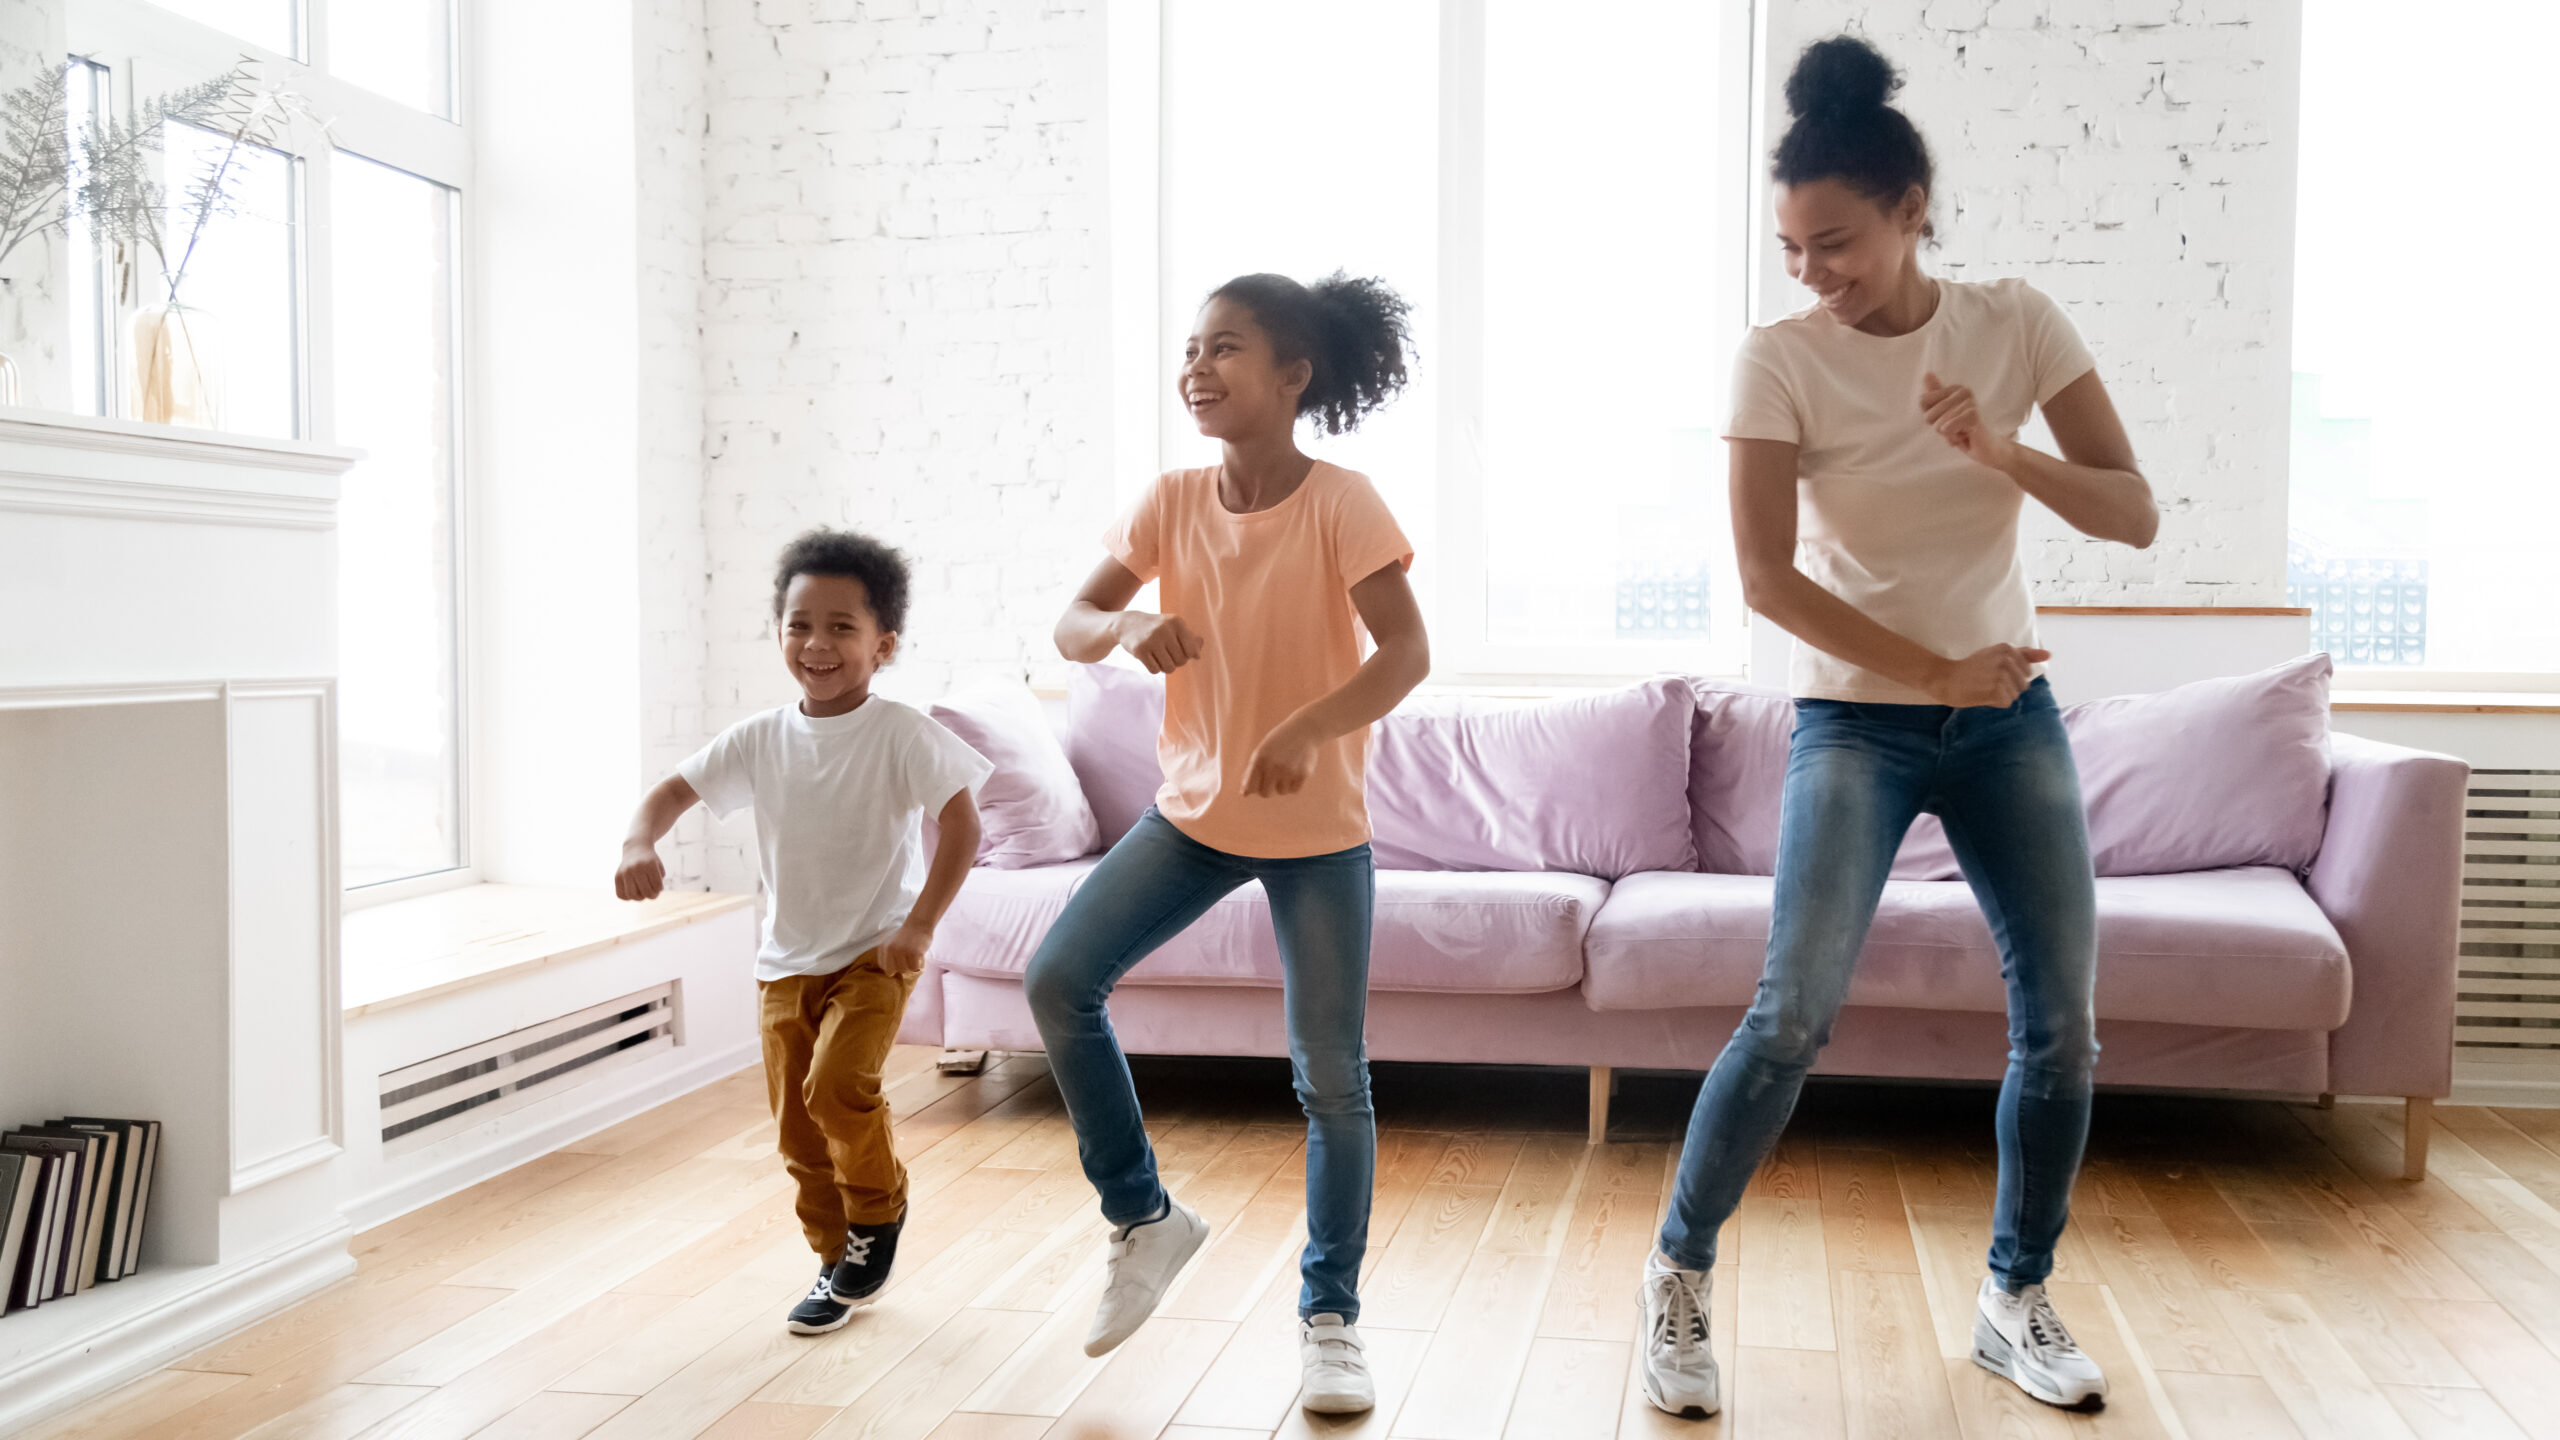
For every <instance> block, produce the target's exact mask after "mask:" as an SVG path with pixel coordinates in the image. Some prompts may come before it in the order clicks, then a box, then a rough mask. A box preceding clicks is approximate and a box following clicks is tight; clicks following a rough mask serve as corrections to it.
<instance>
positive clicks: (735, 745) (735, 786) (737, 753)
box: [676, 720, 756, 818]
mask: <svg viewBox="0 0 2560 1440" xmlns="http://www.w3.org/2000/svg"><path fill="white" fill-rule="evenodd" d="M754 723H755V722H754V721H752V720H741V721H739V722H738V723H737V724H735V725H732V726H730V727H729V728H728V729H726V730H723V731H721V732H720V733H719V734H718V735H717V736H715V737H713V739H712V741H711V743H710V744H708V745H705V746H703V747H702V748H701V749H699V750H696V751H695V752H693V754H691V755H690V756H687V757H686V758H685V761H684V763H683V764H681V765H678V766H677V767H676V773H677V774H678V775H681V776H683V777H684V783H686V784H687V785H690V786H692V787H693V793H694V794H696V795H699V796H701V797H702V807H703V808H704V809H706V810H708V811H710V812H711V813H712V814H713V815H715V816H719V817H722V818H726V817H728V816H730V815H734V814H736V813H737V812H739V811H740V810H744V809H746V808H747V807H748V806H749V805H752V804H754V803H755V798H756V790H755V772H754V769H753V767H752V766H751V765H750V764H749V761H750V759H751V758H752V757H751V756H750V754H749V752H750V751H751V750H752V749H753V747H754V744H755V736H754V733H753V731H752V730H751V729H750V728H749V727H751V726H752V725H754Z"/></svg>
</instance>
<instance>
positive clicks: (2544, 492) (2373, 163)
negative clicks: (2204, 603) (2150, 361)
mask: <svg viewBox="0 0 2560 1440" xmlns="http://www.w3.org/2000/svg"><path fill="white" fill-rule="evenodd" d="M2302 26H2303V52H2302V160H2301V171H2300V190H2299V201H2298V204H2299V207H2300V208H2299V211H2298V214H2297V218H2296V225H2295V235H2296V240H2295V275H2294V333H2293V356H2294V359H2293V365H2294V377H2293V466H2292V502H2293V506H2292V516H2291V522H2292V531H2293V534H2292V544H2291V546H2290V547H2289V549H2290V554H2289V556H2288V560H2289V562H2290V563H2289V566H2288V569H2289V578H2290V580H2291V582H2292V590H2293V596H2294V603H2295V604H2297V605H2310V606H2312V607H2314V614H2313V620H2312V625H2313V632H2312V633H2313V643H2314V644H2316V645H2319V646H2321V647H2323V648H2325V649H2327V650H2329V651H2330V652H2331V653H2332V654H2334V655H2335V656H2337V658H2338V661H2339V663H2340V664H2342V665H2400V666H2426V667H2429V668H2434V669H2443V670H2466V671H2560V605H2554V604H2553V603H2552V600H2551V591H2550V583H2549V576H2550V574H2551V550H2552V545H2553V543H2554V541H2555V540H2560V486H2554V485H2553V484H2552V483H2551V466H2550V463H2549V461H2548V460H2547V459H2546V458H2545V455H2544V451H2543V447H2542V446H2541V445H2540V443H2539V442H2538V441H2537V440H2536V439H2534V438H2533V437H2532V436H2531V435H2530V434H2529V433H2528V432H2529V429H2530V424H2531V422H2530V417H2531V416H2533V415H2536V414H2539V413H2542V412H2543V411H2544V410H2545V409H2547V408H2548V405H2549V396H2550V394H2551V392H2552V390H2553V389H2554V388H2555V385H2560V360H2555V359H2554V357H2553V354H2552V351H2551V348H2550V346H2549V344H2548V343H2547V341H2546V340H2545V339H2544V338H2543V337H2544V335H2545V333H2546V332H2547V331H2548V330H2549V329H2550V328H2551V327H2552V326H2553V325H2554V324H2555V323H2560V295H2555V294H2554V293H2553V292H2552V291H2551V289H2550V288H2549V287H2547V286H2536V285H2530V284H2526V285H2508V286H2503V287H2500V288H2499V290H2498V292H2497V298H2496V299H2495V300H2494V301H2490V302H2487V303H2480V302H2476V301H2465V300H2463V299H2459V298H2457V297H2455V296H2454V295H2453V294H2452V293H2451V292H2450V291H2449V290H2448V288H2447V286H2446V282H2445V277H2444V275H2443V273H2442V270H2441V267H2436V266H2430V265H2425V264H2419V263H2413V257H2419V256H2425V255H2428V254H2431V253H2433V252H2435V251H2438V250H2441V249H2443V248H2444V244H2445V240H2444V237H2443V236H2442V234H2441V233H2439V232H2440V231H2441V230H2442V225H2443V222H2442V219H2441V217H2440V216H2439V215H2438V214H2437V213H2436V212H2437V211H2438V210H2439V209H2440V208H2441V207H2440V206H2438V205H2430V204H2427V203H2423V202H2418V203H2403V202H2402V201H2394V200H2392V199H2390V198H2389V197H2392V196H2400V197H2404V200H2409V201H2416V197H2426V196H2449V195H2482V194H2508V193H2514V192H2515V191H2516V184H2517V175H2516V170H2515V163H2516V155H2517V151H2516V149H2515V147H2514V146H2512V145H2505V144H2500V143H2497V142H2496V140H2495V138H2494V137H2502V136H2524V135H2535V134H2540V133H2541V132H2542V131H2543V129H2544V128H2545V115H2544V110H2545V108H2546V101H2545V99H2544V95H2545V90H2544V84H2545V81H2544V77H2543V74H2542V67H2541V64H2540V59H2541V57H2542V55H2543V54H2545V53H2546V51H2547V49H2548V47H2550V46H2551V45H2553V44H2555V43H2560V8H2554V7H2552V6H2549V5H2545V4H2539V3H2526V0H2503V3H2493V4H2486V5H2480V6H2474V7H2471V8H2469V9H2468V10H2466V11H2465V12H2464V15H2463V21H2462V23H2461V24H2459V25H2423V24H2422V25H2412V24H2409V23H2408V12H2407V10H2406V7H2404V6H2397V5H2391V4H2386V3H2383V0H2322V3H2320V4H2317V5H2306V6H2304V7H2303V13H2302ZM2482 35H2494V36H2496V37H2497V40H2496V43H2495V44H2491V45H2482V44H2480V43H2479V41H2478V37H2480V36H2482ZM2384 74H2387V75H2390V76H2391V77H2392V86H2393V93H2392V97H2391V103H2389V104H2387V105H2384V104H2377V103H2375V95H2374V91H2373V77H2374V76H2376V75H2384ZM2530 188H2531V187H2530V186H2528V187H2527V189H2530ZM2529 208H2530V206H2529Z"/></svg>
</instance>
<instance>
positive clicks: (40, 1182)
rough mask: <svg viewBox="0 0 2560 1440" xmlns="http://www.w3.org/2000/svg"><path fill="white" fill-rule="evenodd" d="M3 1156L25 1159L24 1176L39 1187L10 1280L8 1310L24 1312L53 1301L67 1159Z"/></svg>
mask: <svg viewBox="0 0 2560 1440" xmlns="http://www.w3.org/2000/svg"><path fill="white" fill-rule="evenodd" d="M0 1154H14V1155H17V1156H18V1157H19V1158H21V1159H23V1160H25V1161H26V1162H27V1168H26V1169H25V1170H24V1171H22V1172H21V1173H22V1174H25V1175H28V1176H32V1177H33V1183H34V1187H35V1193H34V1195H33V1197H32V1198H31V1199H30V1201H29V1204H28V1207H27V1229H26V1234H25V1236H24V1239H23V1243H22V1244H21V1246H20V1248H19V1251H18V1268H17V1270H16V1271H15V1272H14V1273H13V1274H12V1275H11V1276H10V1278H9V1306H8V1308H10V1309H12V1310H24V1309H26V1308H27V1307H28V1306H30V1305H41V1304H43V1303H44V1302H45V1301H47V1300H50V1299H52V1298H53V1287H54V1281H55V1278H56V1277H57V1275H58V1274H59V1273H60V1265H61V1257H62V1246H61V1245H60V1243H59V1242H58V1234H59V1226H60V1223H61V1217H62V1170H63V1158H62V1156H61V1155H59V1154H56V1153H54V1152H51V1151H41V1152H29V1151H22V1150H21V1151H11V1150H0Z"/></svg>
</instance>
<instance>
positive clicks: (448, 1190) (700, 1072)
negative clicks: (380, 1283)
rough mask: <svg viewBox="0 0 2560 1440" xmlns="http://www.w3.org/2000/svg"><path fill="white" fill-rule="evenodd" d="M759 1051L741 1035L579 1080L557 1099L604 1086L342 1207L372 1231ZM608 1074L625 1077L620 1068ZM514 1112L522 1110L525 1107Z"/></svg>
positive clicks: (701, 1082) (682, 1091) (752, 1059)
mask: <svg viewBox="0 0 2560 1440" xmlns="http://www.w3.org/2000/svg"><path fill="white" fill-rule="evenodd" d="M676 1053H678V1054H682V1053H683V1052H682V1051H681V1050H680V1051H677V1052H676ZM760 1054H761V1052H760V1049H759V1042H757V1041H753V1040H749V1041H742V1042H740V1043H739V1044H736V1045H731V1046H728V1047H726V1048H724V1049H719V1050H714V1051H711V1052H709V1053H707V1054H704V1055H701V1056H698V1057H695V1058H694V1059H692V1060H689V1061H687V1062H685V1063H684V1064H682V1065H671V1066H669V1067H667V1068H666V1069H665V1070H662V1071H660V1072H659V1073H658V1074H657V1075H655V1076H653V1077H651V1078H649V1079H648V1080H646V1081H644V1082H642V1083H640V1084H636V1085H594V1086H581V1087H579V1088H578V1089H576V1090H571V1091H568V1092H566V1093H564V1094H562V1095H560V1096H558V1097H557V1099H558V1100H559V1101H562V1102H569V1101H575V1100H578V1099H580V1098H581V1097H582V1096H583V1095H584V1094H585V1092H586V1091H589V1090H594V1091H598V1092H601V1093H598V1094H596V1095H595V1096H593V1097H592V1098H591V1099H590V1101H589V1103H587V1104H584V1105H580V1106H578V1107H577V1108H575V1109H571V1110H566V1111H564V1112H563V1113H561V1114H558V1115H555V1116H553V1117H552V1118H550V1119H548V1120H545V1121H543V1122H542V1123H540V1124H538V1125H535V1126H532V1127H531V1128H528V1129H524V1130H518V1131H515V1132H513V1133H511V1134H508V1135H506V1136H505V1137H503V1138H501V1139H498V1140H495V1141H492V1142H490V1143H489V1144H487V1145H485V1146H483V1147H480V1148H477V1149H466V1150H465V1151H464V1152H463V1153H461V1154H458V1155H455V1156H453V1157H452V1158H451V1159H449V1160H446V1161H444V1162H442V1163H441V1164H438V1165H436V1166H435V1167H434V1168H432V1169H428V1170H423V1171H420V1172H418V1173H417V1174H414V1175H410V1176H407V1177H405V1178H403V1179H400V1180H396V1181H394V1182H392V1183H391V1184H389V1185H385V1186H382V1187H381V1188H379V1189H376V1190H371V1191H368V1192H366V1193H365V1194H363V1195H359V1196H355V1197H354V1198H352V1199H350V1200H348V1201H346V1202H345V1203H344V1204H343V1205H341V1206H340V1207H339V1213H340V1214H341V1215H343V1216H344V1217H345V1218H346V1221H347V1223H348V1224H349V1225H350V1226H352V1227H353V1228H355V1229H357V1230H370V1229H372V1228H373V1227H374V1226H376V1225H379V1224H381V1223H382V1222H384V1221H385V1220H392V1219H397V1218H398V1217H400V1216H402V1215H406V1214H408V1213H409V1212H410V1211H412V1210H415V1209H417V1208H418V1207H419V1206H421V1205H432V1204H434V1203H435V1202H436V1201H438V1200H441V1199H443V1198H445V1197H446V1196H448V1195H452V1194H456V1193H458V1192H460V1191H464V1190H468V1189H470V1188H471V1187H472V1186H474V1185H477V1184H479V1183H480V1182H481V1181H483V1180H487V1179H489V1178H491V1177H492V1176H496V1175H503V1174H505V1173H506V1172H507V1171H509V1170H513V1169H514V1168H516V1167H517V1166H518V1165H522V1164H523V1163H525V1162H526V1161H528V1160H535V1159H539V1158H541V1157H542V1156H545V1155H548V1154H550V1153H551V1152H552V1151H554V1150H558V1149H560V1148H561V1147H563V1146H566V1145H573V1144H575V1143H577V1142H578V1141H580V1140H583V1139H585V1138H587V1137H588V1136H590V1135H593V1134H595V1133H596V1132H597V1131H599V1130H602V1129H605V1128H607V1127H609V1126H613V1125H619V1124H621V1123H622V1122H623V1121H625V1120H628V1119H630V1118H631V1117H632V1116H634V1115H637V1114H639V1113H640V1112H641V1111H643V1110H648V1109H651V1108H653V1107H655V1106H659V1105H663V1104H665V1103H666V1102H667V1101H669V1100H673V1099H675V1098H676V1097H677V1096H679V1095H687V1094H691V1093H692V1092H694V1091H696V1090H699V1089H701V1088H702V1087H703V1086H705V1085H708V1084H710V1083H711V1082H713V1081H715V1080H719V1079H723V1078H725V1077H727V1076H730V1075H734V1074H736V1073H737V1072H738V1071H739V1070H742V1069H744V1068H746V1067H747V1066H749V1065H752V1064H754V1063H756V1061H757V1059H758V1058H759V1056H760ZM607 1078H612V1079H624V1078H626V1077H625V1076H622V1075H616V1076H612V1077H607ZM515 1113H516V1114H518V1115H521V1114H523V1113H524V1112H523V1111H517V1112H515ZM454 1139H456V1140H457V1141H460V1140H466V1139H467V1137H466V1136H455V1137H454Z"/></svg>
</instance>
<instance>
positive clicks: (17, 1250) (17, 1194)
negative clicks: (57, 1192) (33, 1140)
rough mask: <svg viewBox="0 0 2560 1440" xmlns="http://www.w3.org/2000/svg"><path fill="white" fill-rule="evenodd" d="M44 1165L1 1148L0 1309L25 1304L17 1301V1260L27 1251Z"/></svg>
mask: <svg viewBox="0 0 2560 1440" xmlns="http://www.w3.org/2000/svg"><path fill="white" fill-rule="evenodd" d="M42 1169H43V1165H42V1162H40V1161H39V1160H37V1159H36V1157H34V1156H32V1155H20V1154H17V1153H15V1152H11V1151H0V1312H5V1311H9V1310H17V1309H21V1308H23V1307H22V1306H20V1305H19V1303H18V1261H19V1258H20V1257H21V1256H23V1255H25V1253H26V1249H27V1231H28V1229H29V1228H30V1227H29V1223H28V1222H29V1221H30V1220H31V1219H32V1218H33V1217H34V1214H35V1204H36V1186H37V1182H38V1181H39V1179H40V1178H41V1172H42Z"/></svg>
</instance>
